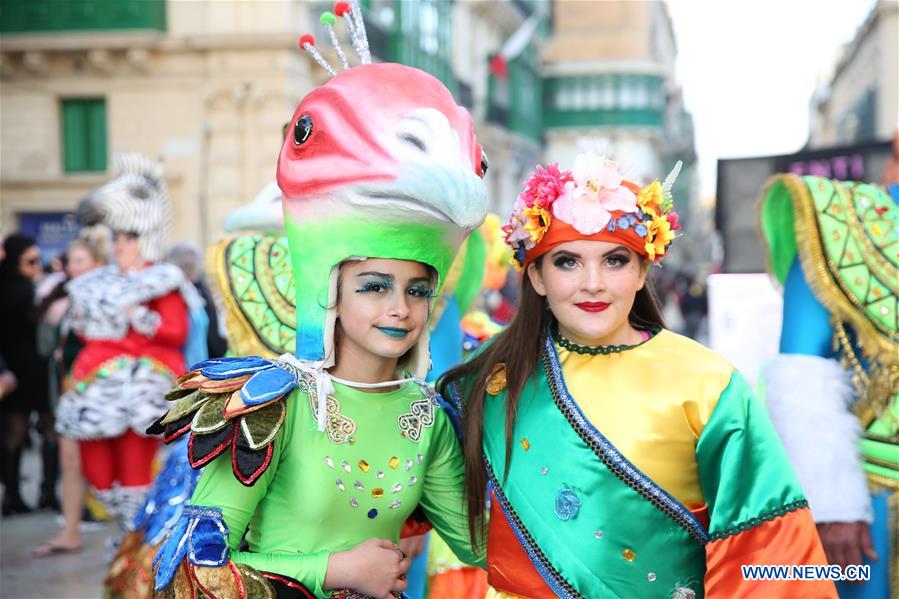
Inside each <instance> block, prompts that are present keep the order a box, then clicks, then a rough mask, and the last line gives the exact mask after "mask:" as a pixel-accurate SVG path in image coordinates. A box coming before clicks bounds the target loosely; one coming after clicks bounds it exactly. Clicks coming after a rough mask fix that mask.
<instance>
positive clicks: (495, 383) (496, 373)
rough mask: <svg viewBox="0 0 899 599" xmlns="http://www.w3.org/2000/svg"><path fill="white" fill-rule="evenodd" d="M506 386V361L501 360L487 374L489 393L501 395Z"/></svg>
mask: <svg viewBox="0 0 899 599" xmlns="http://www.w3.org/2000/svg"><path fill="white" fill-rule="evenodd" d="M505 388H506V363H505V362H500V363H499V364H497V365H496V366H494V367H493V370H491V371H490V374H489V375H488V376H487V393H489V394H490V395H499V394H500V393H501V392H502V390H503V389H505Z"/></svg>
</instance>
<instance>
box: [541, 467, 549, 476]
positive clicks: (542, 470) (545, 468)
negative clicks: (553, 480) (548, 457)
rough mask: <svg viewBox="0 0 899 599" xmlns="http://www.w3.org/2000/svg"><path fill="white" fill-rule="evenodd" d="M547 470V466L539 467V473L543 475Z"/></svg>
mask: <svg viewBox="0 0 899 599" xmlns="http://www.w3.org/2000/svg"><path fill="white" fill-rule="evenodd" d="M547 472H549V468H547V467H546V466H544V467H543V468H541V469H540V474H542V475H543V476H546V473H547Z"/></svg>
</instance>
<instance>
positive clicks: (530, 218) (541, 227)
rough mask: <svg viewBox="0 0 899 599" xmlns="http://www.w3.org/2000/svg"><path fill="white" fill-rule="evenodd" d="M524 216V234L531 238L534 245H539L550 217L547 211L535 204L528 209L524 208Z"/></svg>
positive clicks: (550, 219)
mask: <svg viewBox="0 0 899 599" xmlns="http://www.w3.org/2000/svg"><path fill="white" fill-rule="evenodd" d="M524 216H525V218H527V222H525V223H524V230H525V232H527V233H528V234H529V235H530V236H531V241H533V242H534V243H535V244H538V243H540V240H541V239H543V234H544V233H546V230H547V229H549V225H550V223H551V222H552V216H550V214H549V211H548V210H546V209H545V208H542V207H540V206H538V205H537V204H534V205H533V206H532V207H530V208H525V209H524Z"/></svg>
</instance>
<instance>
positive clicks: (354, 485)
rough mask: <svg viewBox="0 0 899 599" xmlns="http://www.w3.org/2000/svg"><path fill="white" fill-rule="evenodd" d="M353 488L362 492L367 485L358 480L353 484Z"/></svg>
mask: <svg viewBox="0 0 899 599" xmlns="http://www.w3.org/2000/svg"><path fill="white" fill-rule="evenodd" d="M353 488H355V489H356V490H357V491H361V490H363V489H364V488H365V485H363V484H362V481H361V480H357V481H356V482H354V483H353Z"/></svg>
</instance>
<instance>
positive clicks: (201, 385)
mask: <svg viewBox="0 0 899 599" xmlns="http://www.w3.org/2000/svg"><path fill="white" fill-rule="evenodd" d="M312 384H314V382H312V381H309V380H307V378H306V375H305V374H304V373H302V372H301V371H299V370H298V369H297V368H295V367H294V366H292V365H291V364H288V363H286V362H283V361H281V360H268V359H265V358H259V357H248V358H216V359H213V360H207V361H205V362H201V363H199V364H196V365H194V367H193V369H192V370H191V371H190V372H188V373H187V374H185V375H183V376H181V377H180V378H179V379H178V381H177V383H176V386H175V388H174V389H172V390H171V391H169V392H168V393H167V394H166V399H167V400H169V401H171V402H174V403H173V405H172V407H171V408H170V409H169V411H168V412H166V413H165V415H163V416H162V417H161V418H160V419H159V420H157V421H156V422H155V423H153V425H152V426H150V428H148V429H147V433H148V434H151V435H159V434H162V435H163V441H164V442H165V443H171V442H172V441H174V440H175V439H178V438H180V437H182V436H183V435H190V437H189V439H188V445H187V447H188V449H187V455H188V460H189V462H190V465H191V466H192V467H193V468H202V467H203V466H205V465H206V464H208V463H209V462H210V461H212V460H213V459H214V458H216V457H218V456H219V455H221V454H222V453H224V452H225V451H227V450H230V451H231V466H232V468H233V470H234V476H236V477H237V479H238V480H239V481H240V482H241V483H243V484H244V485H246V486H252V485H253V484H254V483H255V482H256V481H257V480H258V479H259V477H260V476H262V473H263V472H265V470H266V468H268V466H269V464H270V463H271V460H272V453H273V451H274V448H273V445H272V443H273V442H274V440H275V438H276V437H277V436H278V431H280V430H281V426H282V425H283V424H284V418H285V416H286V415H287V405H286V403H287V402H286V399H287V397H288V395H289V394H290V392H291V391H293V389H295V388H296V387H298V386H299V387H301V388H305V389H307V390H308V389H309V388H310V385H312Z"/></svg>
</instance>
